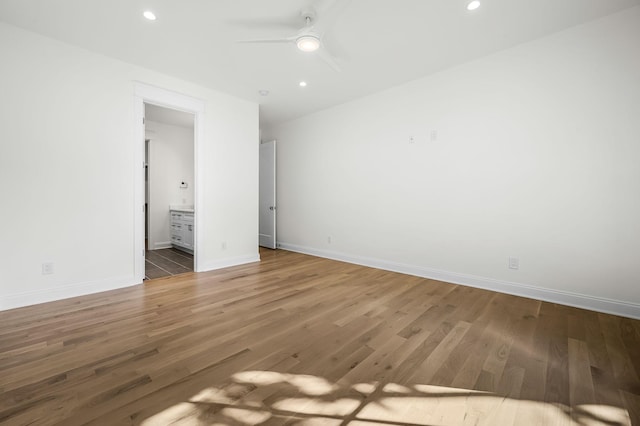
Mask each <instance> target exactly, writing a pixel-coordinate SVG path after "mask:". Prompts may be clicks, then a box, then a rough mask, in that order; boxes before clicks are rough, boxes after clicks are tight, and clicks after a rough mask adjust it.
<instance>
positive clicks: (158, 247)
mask: <svg viewBox="0 0 640 426" xmlns="http://www.w3.org/2000/svg"><path fill="white" fill-rule="evenodd" d="M171 247H173V245H172V244H171V241H164V242H161V243H153V250H161V249H168V248H171Z"/></svg>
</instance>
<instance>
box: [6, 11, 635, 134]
mask: <svg viewBox="0 0 640 426" xmlns="http://www.w3.org/2000/svg"><path fill="white" fill-rule="evenodd" d="M467 2H468V0H393V1H392V0H180V1H176V0H108V1H105V0H55V1H51V0H0V20H2V21H5V22H7V23H10V24H12V25H15V26H18V27H22V28H25V29H27V30H31V31H34V32H37V33H40V34H43V35H45V36H49V37H52V38H55V39H59V40H62V41H65V42H67V43H70V44H74V45H77V46H81V47H84V48H86V49H89V50H92V51H95V52H99V53H102V54H104V55H108V56H111V57H114V58H117V59H120V60H123V61H126V62H129V63H133V64H136V65H140V66H143V67H146V68H150V69H154V70H157V71H160V72H163V73H166V74H170V75H173V76H176V77H180V78H182V79H185V80H189V81H192V82H195V83H198V84H200V85H203V86H206V87H209V88H212V89H215V90H219V91H222V92H225V93H229V94H232V95H236V96H239V97H241V98H244V99H248V100H251V101H254V102H257V103H259V104H260V122H261V125H262V126H264V125H268V124H274V123H278V122H282V121H286V120H290V119H293V118H296V117H299V116H303V115H306V114H309V113H312V112H314V111H318V110H321V109H324V108H327V107H330V106H333V105H337V104H340V103H344V102H347V101H349V100H352V99H355V98H358V97H361V96H365V95H368V94H371V93H374V92H377V91H380V90H383V89H385V88H388V87H392V86H395V85H398V84H401V83H404V82H407V81H410V80H414V79H416V78H420V77H422V76H425V75H428V74H431V73H434V72H437V71H439V70H443V69H446V68H448V67H452V66H455V65H457V64H461V63H464V62H468V61H471V60H473V59H476V58H479V57H482V56H485V55H488V54H491V53H493V52H497V51H499V50H503V49H506V48H509V47H511V46H514V45H517V44H520V43H523V42H527V41H530V40H533V39H536V38H539V37H541V36H544V35H547V34H550V33H553V32H557V31H560V30H562V29H565V28H568V27H571V26H575V25H578V24H580V23H583V22H586V21H589V20H593V19H596V18H598V17H601V16H605V15H608V14H611V13H614V12H617V11H620V10H623V9H625V8H629V7H632V6H636V5H639V4H640V0H528V1H527V0H482V5H481V7H480V8H479V9H477V10H476V11H473V12H470V11H468V10H467V9H466V4H467ZM307 8H314V9H316V10H317V11H318V17H319V18H320V19H323V18H324V19H325V22H326V21H330V22H331V23H332V26H331V28H330V30H329V31H328V32H327V33H326V34H325V36H324V38H323V43H324V44H325V46H327V48H329V49H331V50H332V51H333V53H334V55H335V56H336V57H337V58H338V61H339V64H340V67H341V69H342V71H341V72H336V71H334V70H333V69H332V68H331V67H329V66H328V65H327V64H326V63H325V62H323V61H322V60H321V59H319V57H318V55H317V53H304V52H301V51H299V50H297V48H296V46H295V44H293V43H291V44H243V43H237V41H238V40H244V39H254V38H277V37H282V36H288V35H291V34H294V33H295V32H296V30H297V29H298V28H300V27H302V26H303V23H304V22H303V19H302V18H301V16H300V12H301V10H302V9H307ZM145 10H152V11H153V12H154V13H155V14H156V16H157V20H156V21H148V20H146V19H145V18H143V16H142V13H143V12H144V11H145ZM303 80H304V81H306V82H307V83H308V86H307V87H304V88H302V87H300V86H299V85H298V83H299V82H300V81H303ZM259 90H268V91H269V95H268V96H261V95H260V94H259Z"/></svg>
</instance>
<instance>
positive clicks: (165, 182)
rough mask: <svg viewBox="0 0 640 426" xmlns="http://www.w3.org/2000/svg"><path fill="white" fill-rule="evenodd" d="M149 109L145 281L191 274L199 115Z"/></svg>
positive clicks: (153, 107) (157, 108) (146, 167)
mask: <svg viewBox="0 0 640 426" xmlns="http://www.w3.org/2000/svg"><path fill="white" fill-rule="evenodd" d="M144 109H145V248H146V252H145V279H155V278H162V277H167V276H171V275H178V274H182V273H186V272H193V270H194V265H193V257H194V252H195V245H194V240H195V239H194V234H195V226H194V225H195V222H194V217H195V191H194V189H195V182H194V181H195V179H194V178H195V173H194V171H195V165H194V135H195V133H194V130H195V128H194V124H195V115H194V114H192V113H189V112H184V111H179V110H175V109H171V108H167V107H163V106H159V105H154V104H152V103H146V102H145V104H144Z"/></svg>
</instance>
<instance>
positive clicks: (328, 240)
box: [327, 236, 331, 244]
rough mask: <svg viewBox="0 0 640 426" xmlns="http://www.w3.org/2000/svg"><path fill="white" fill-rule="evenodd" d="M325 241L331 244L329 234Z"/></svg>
mask: <svg viewBox="0 0 640 426" xmlns="http://www.w3.org/2000/svg"><path fill="white" fill-rule="evenodd" d="M327 242H328V243H329V244H331V237H330V236H329V237H327Z"/></svg>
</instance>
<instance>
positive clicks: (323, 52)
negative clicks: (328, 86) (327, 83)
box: [317, 46, 342, 72]
mask: <svg viewBox="0 0 640 426" xmlns="http://www.w3.org/2000/svg"><path fill="white" fill-rule="evenodd" d="M317 53H318V56H320V59H322V60H323V61H324V62H326V64H327V65H329V66H330V67H331V68H332V69H333V70H334V71H335V72H342V69H341V68H340V65H339V64H338V60H337V59H336V58H335V57H334V56H333V55H332V54H331V52H329V51H328V50H327V49H326V48H325V47H324V46H322V47H321V48H320V49H318V51H317Z"/></svg>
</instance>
